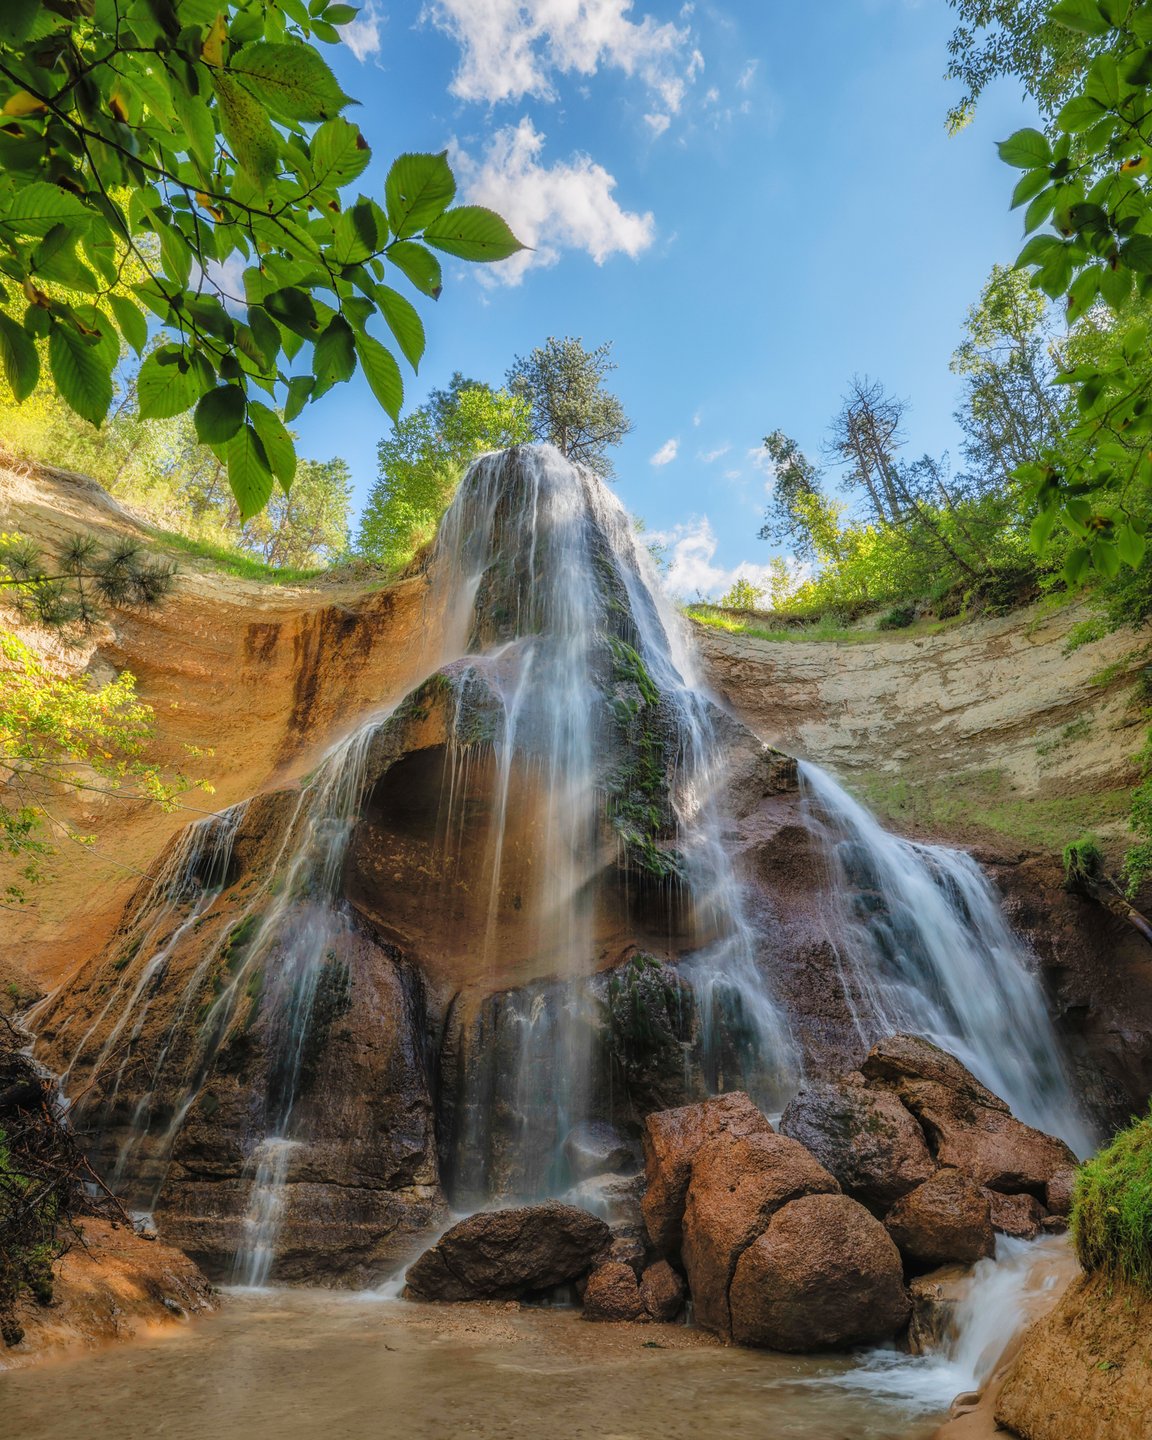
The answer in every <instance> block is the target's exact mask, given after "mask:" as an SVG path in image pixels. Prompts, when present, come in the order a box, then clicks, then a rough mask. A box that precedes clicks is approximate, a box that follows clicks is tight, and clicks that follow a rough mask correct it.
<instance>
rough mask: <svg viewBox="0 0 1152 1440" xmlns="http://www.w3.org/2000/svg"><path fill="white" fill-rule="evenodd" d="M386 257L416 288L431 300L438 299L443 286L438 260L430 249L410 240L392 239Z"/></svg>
mask: <svg viewBox="0 0 1152 1440" xmlns="http://www.w3.org/2000/svg"><path fill="white" fill-rule="evenodd" d="M387 255H388V259H389V260H391V261H392V263H393V265H395V266H396V268H397V270H399V271H400V273H401V274H402V275H404V276H405V277H406V278H407V279H409V280H410V281H411V282H412V284H413V285H415V287H416V289H417V290H419V291H420V292H421V293H422V294H424V295H430V296H431V297H432V299H433V300H439V298H440V292H441V291H442V290H443V288H444V280H443V276H442V275H441V272H440V262H439V260H437V259H436V256H435V255H433V254H432V252H431V251H430V250H425V248H424V246H423V245H417V244H416V243H415V242H414V241H412V240H394V241H393V242H392V244H391V245H389V247H388V250H387Z"/></svg>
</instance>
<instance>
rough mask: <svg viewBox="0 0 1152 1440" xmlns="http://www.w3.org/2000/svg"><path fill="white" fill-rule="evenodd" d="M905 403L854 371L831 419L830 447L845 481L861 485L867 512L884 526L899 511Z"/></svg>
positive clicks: (853, 486) (897, 517)
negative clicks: (898, 459)
mask: <svg viewBox="0 0 1152 1440" xmlns="http://www.w3.org/2000/svg"><path fill="white" fill-rule="evenodd" d="M906 408H907V407H906V405H905V403H904V401H903V400H897V399H896V398H895V396H892V395H889V394H887V393H886V392H885V390H884V387H883V386H882V385H881V384H880V383H879V382H878V381H875V380H870V379H869V378H868V377H867V376H864V378H863V379H861V378H860V377H859V376H856V377H854V378H853V380H852V384H851V386H850V388H849V390H848V394H847V395H846V396H845V397H844V399H843V400H842V402H841V405H840V409H839V411H838V412H837V415H836V418H835V419H834V420H833V422H832V432H831V441H830V447H829V448H830V450H831V453H832V455H833V456H834V457H835V458H836V459H838V460H839V461H840V462H841V463H842V464H843V465H845V466H846V467H847V468H846V470H845V473H844V484H845V485H846V486H847V487H848V488H849V489H850V490H857V489H861V490H863V491H864V493H865V494H866V495H867V497H868V509H869V513H870V514H871V515H872V516H873V517H874V518H875V519H876V520H878V521H880V522H881V523H883V524H887V525H894V524H896V523H897V522H898V521H899V520H900V519H901V518H902V515H903V509H902V505H901V498H900V485H899V481H898V478H897V474H896V451H897V450H898V449H899V448H900V446H901V445H902V444H903V443H904V435H903V432H902V431H901V429H900V425H901V422H902V420H903V418H904V411H905V409H906Z"/></svg>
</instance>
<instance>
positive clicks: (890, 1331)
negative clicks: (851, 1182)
mask: <svg viewBox="0 0 1152 1440" xmlns="http://www.w3.org/2000/svg"><path fill="white" fill-rule="evenodd" d="M730 1304H731V1315H732V1338H733V1339H734V1340H735V1341H736V1342H737V1343H738V1344H741V1345H759V1346H767V1347H769V1348H770V1349H773V1350H788V1351H802V1350H831V1349H836V1348H839V1347H842V1346H847V1345H856V1344H863V1343H865V1342H867V1341H878V1340H884V1339H888V1338H890V1337H891V1336H893V1335H895V1334H896V1333H897V1332H898V1331H899V1330H900V1329H901V1328H902V1327H903V1325H904V1324H905V1322H906V1321H907V1319H908V1316H909V1313H910V1311H911V1303H910V1301H909V1298H908V1293H907V1291H906V1290H905V1288H904V1276H903V1271H902V1268H901V1265H900V1256H899V1253H898V1252H897V1250H896V1247H895V1245H893V1243H892V1241H891V1239H890V1238H889V1236H888V1234H887V1232H886V1231H885V1229H884V1226H883V1225H881V1223H880V1222H879V1220H877V1219H876V1218H875V1217H874V1216H873V1215H870V1214H869V1213H868V1211H867V1210H865V1209H864V1207H863V1206H862V1205H860V1204H859V1203H858V1202H857V1201H855V1200H852V1199H851V1198H849V1196H847V1195H809V1196H805V1197H804V1198H803V1199H800V1200H794V1201H792V1203H791V1204H789V1205H785V1206H784V1207H783V1209H781V1210H780V1211H779V1212H778V1213H777V1214H776V1215H774V1216H773V1218H772V1220H771V1221H770V1222H769V1225H768V1228H767V1230H765V1232H764V1233H763V1234H762V1235H761V1236H760V1237H759V1238H758V1239H757V1240H755V1241H753V1243H752V1244H751V1245H750V1246H749V1247H748V1248H747V1249H746V1250H745V1251H744V1253H743V1254H742V1255H741V1257H740V1259H739V1261H738V1262H737V1265H736V1273H735V1275H734V1276H733V1279H732V1289H731V1293H730Z"/></svg>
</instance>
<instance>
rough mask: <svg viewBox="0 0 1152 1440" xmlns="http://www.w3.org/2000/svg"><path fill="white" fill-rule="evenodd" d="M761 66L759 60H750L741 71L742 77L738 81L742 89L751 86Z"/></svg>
mask: <svg viewBox="0 0 1152 1440" xmlns="http://www.w3.org/2000/svg"><path fill="white" fill-rule="evenodd" d="M759 68H760V61H759V60H749V62H748V64H747V65H745V67H744V69H743V70H742V71H741V72H740V78H739V80H737V81H736V84H737V85H739V87H740V89H741V90H747V89H749V88H750V86H751V84H752V81H753V80H755V78H756V71H757V70H758V69H759Z"/></svg>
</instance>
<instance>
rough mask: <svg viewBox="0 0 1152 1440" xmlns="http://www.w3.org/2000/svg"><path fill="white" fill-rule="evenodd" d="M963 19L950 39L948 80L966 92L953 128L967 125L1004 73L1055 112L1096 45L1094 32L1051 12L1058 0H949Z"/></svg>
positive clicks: (1045, 109)
mask: <svg viewBox="0 0 1152 1440" xmlns="http://www.w3.org/2000/svg"><path fill="white" fill-rule="evenodd" d="M948 3H949V4H950V5H951V6H952V8H953V9H954V10H955V11H957V13H958V15H959V17H960V24H959V25H957V27H956V29H955V30H954V31H953V33H952V38H951V40H950V41H949V42H948V55H949V60H948V71H947V75H948V79H950V80H959V81H960V83H961V84H962V85H963V86H964V87H965V93H964V95H963V96H962V97H961V99H960V100H959V101H958V102H957V104H956V105H954V106H953V107H952V109H951V110H950V111H949V112H948V128H949V130H951V131H953V132H955V131H957V130H961V129H963V127H964V126H965V125H967V124H968V122H969V121H970V120H971V119H972V115H973V113H974V111H975V109H976V102H977V101H978V100H979V98H980V96H981V95H982V94H983V92H984V91H985V89H986V88H987V87H988V86H989V85H990V84H991V83H992V82H993V81H994V80H997V79H1000V78H1001V77H1003V76H1015V77H1016V78H1017V79H1019V80H1022V81H1023V82H1024V86H1025V88H1026V90H1027V92H1028V94H1030V95H1031V96H1032V98H1033V99H1034V100H1035V101H1036V102H1037V103H1038V104H1039V106H1040V108H1041V110H1042V111H1043V113H1044V114H1045V115H1046V116H1049V117H1050V116H1052V115H1054V114H1055V112H1056V111H1057V110H1059V109H1060V107H1061V105H1062V104H1063V103H1064V102H1065V100H1067V98H1068V96H1069V94H1070V93H1071V91H1072V88H1073V87H1074V86H1075V84H1076V82H1077V80H1078V78H1079V76H1080V75H1081V74H1082V72H1083V71H1084V69H1085V68H1086V67H1087V65H1088V64H1089V63H1090V61H1091V59H1092V56H1093V54H1094V53H1095V48H1096V47H1095V46H1094V45H1093V43H1092V40H1091V38H1090V37H1089V36H1087V35H1085V34H1084V33H1083V32H1082V31H1080V32H1077V31H1075V30H1071V29H1069V28H1068V27H1067V26H1066V25H1062V24H1060V23H1059V22H1058V21H1056V20H1054V19H1053V18H1051V16H1050V13H1049V12H1050V11H1051V9H1052V0H948Z"/></svg>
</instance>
